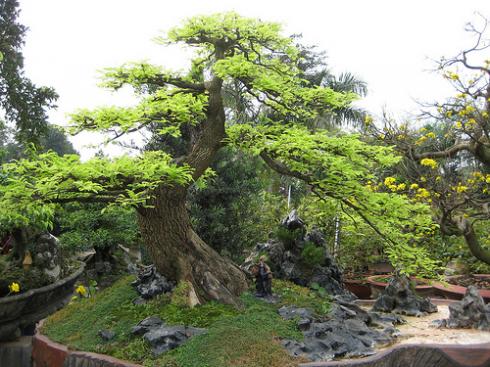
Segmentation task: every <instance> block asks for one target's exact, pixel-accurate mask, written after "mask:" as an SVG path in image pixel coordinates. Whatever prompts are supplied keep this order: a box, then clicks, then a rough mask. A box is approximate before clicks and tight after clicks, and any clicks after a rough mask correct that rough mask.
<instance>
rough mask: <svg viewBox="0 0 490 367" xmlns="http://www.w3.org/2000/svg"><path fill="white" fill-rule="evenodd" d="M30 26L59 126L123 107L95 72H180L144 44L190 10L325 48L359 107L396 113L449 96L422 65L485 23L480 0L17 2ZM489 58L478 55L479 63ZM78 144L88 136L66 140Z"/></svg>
mask: <svg viewBox="0 0 490 367" xmlns="http://www.w3.org/2000/svg"><path fill="white" fill-rule="evenodd" d="M20 7H21V10H22V12H21V17H20V20H21V22H22V23H23V24H25V25H27V26H28V27H29V28H30V31H29V32H28V34H27V37H26V46H25V48H24V56H25V69H26V74H27V76H28V77H30V78H31V79H32V80H33V81H34V82H35V83H38V84H40V85H48V86H52V87H54V88H55V89H56V91H57V92H58V94H59V95H60V99H59V101H58V106H59V107H58V109H57V110H56V111H52V112H51V113H50V120H51V122H53V123H56V124H65V123H66V122H67V120H68V119H67V114H68V113H70V112H73V111H74V110H76V109H77V108H83V107H89V108H90V107H95V106H97V105H104V104H119V105H121V104H123V105H124V104H128V103H129V101H130V98H129V96H128V95H124V94H121V93H116V94H112V93H110V92H107V91H104V90H102V89H100V88H98V87H97V82H98V80H97V71H98V70H100V69H102V68H104V67H109V66H118V65H120V64H122V63H124V62H127V61H137V60H143V59H147V60H150V61H151V62H154V63H158V64H162V65H166V66H170V67H173V68H177V69H179V68H183V67H185V65H186V62H185V57H186V55H185V53H182V52H178V51H177V50H175V49H173V50H172V49H167V48H164V47H163V46H160V45H157V44H155V43H153V42H152V41H151V39H152V38H153V37H155V36H157V35H160V34H162V33H161V32H162V31H165V30H167V29H169V28H170V27H172V26H175V25H178V24H179V22H180V21H181V20H182V19H183V18H186V17H190V16H193V15H196V14H210V13H214V12H221V11H229V10H235V11H237V12H238V13H240V14H242V15H244V16H252V17H259V18H261V19H263V20H268V21H279V22H281V23H283V24H284V26H285V34H292V33H302V34H303V36H304V40H305V41H306V42H307V43H309V44H316V45H318V46H319V49H322V50H325V51H327V55H328V60H327V61H328V64H329V65H330V68H331V69H332V70H333V71H334V72H336V73H340V72H342V71H349V72H351V73H354V74H355V75H357V76H358V77H360V78H361V79H363V80H365V81H366V82H367V83H368V88H369V96H368V98H366V99H365V100H364V101H362V106H364V107H365V108H367V109H368V110H369V111H370V112H372V113H374V114H378V115H379V114H380V113H381V110H382V108H383V107H386V108H387V109H388V110H389V111H391V112H392V113H394V114H395V115H397V116H404V115H406V114H407V113H408V112H415V111H416V108H417V105H416V103H415V102H414V100H415V99H416V100H420V101H434V100H440V99H442V98H443V97H444V96H448V95H449V94H450V93H452V90H451V88H449V86H448V85H447V83H446V82H445V81H444V80H443V79H442V78H441V77H440V76H439V75H437V74H436V73H430V72H429V70H430V69H432V68H434V63H433V62H432V61H430V59H438V58H439V57H440V56H452V55H455V54H456V53H457V52H459V51H460V50H461V49H462V48H464V47H467V46H469V45H470V44H472V40H471V39H470V38H469V36H468V34H467V33H466V32H464V25H465V23H466V22H468V21H475V20H479V18H478V17H476V16H475V14H474V12H475V11H478V12H480V13H481V14H483V15H484V16H486V17H487V18H490V0H466V1H457V0H445V1H443V0H425V1H423V0H411V1H401V0H371V1H366V0H337V1H327V0H324V1H320V0H317V1H314V0H302V1H298V0H295V1H290V0H282V1H272V0H269V1H266V0H261V1H257V0H241V1H236V0H214V1H213V0H208V1H202V0H200V1H199V0H172V1H164V0H160V1H157V0H139V1H134V0H133V1H130V0H83V1H80V0H77V1H75V0H42V1H41V0H20ZM489 56H490V55H487V56H486V57H487V58H488V57H489ZM71 140H72V142H73V143H74V145H75V148H76V149H78V150H79V151H81V152H82V155H83V156H84V157H87V156H89V155H90V154H91V152H92V153H93V151H94V150H88V149H86V148H83V146H84V145H86V144H88V143H93V142H94V141H96V139H95V138H94V137H89V136H88V135H84V136H76V137H74V138H72V139H71Z"/></svg>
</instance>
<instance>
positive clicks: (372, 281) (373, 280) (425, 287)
mask: <svg viewBox="0 0 490 367" xmlns="http://www.w3.org/2000/svg"><path fill="white" fill-rule="evenodd" d="M385 277H386V275H380V274H378V275H372V276H370V277H367V281H368V283H369V284H372V285H374V286H377V287H383V288H386V286H387V285H388V282H380V281H378V280H377V279H378V278H385ZM411 279H417V280H424V281H428V280H427V279H423V278H415V277H411ZM432 288H433V285H432V284H428V285H416V286H415V289H418V290H429V289H432Z"/></svg>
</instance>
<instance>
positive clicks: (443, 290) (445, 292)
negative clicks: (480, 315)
mask: <svg viewBox="0 0 490 367" xmlns="http://www.w3.org/2000/svg"><path fill="white" fill-rule="evenodd" d="M473 276H474V277H477V278H482V279H487V280H490V274H474V275H473ZM458 277H460V275H452V276H449V277H446V279H447V280H448V281H449V280H451V279H457V278H458ZM433 286H434V289H435V293H436V295H437V296H438V297H441V298H447V299H454V300H460V299H462V298H463V296H464V295H465V293H466V287H463V286H460V285H454V284H450V283H441V282H434V284H433ZM479 292H480V295H481V296H482V298H483V300H484V301H485V303H490V289H479Z"/></svg>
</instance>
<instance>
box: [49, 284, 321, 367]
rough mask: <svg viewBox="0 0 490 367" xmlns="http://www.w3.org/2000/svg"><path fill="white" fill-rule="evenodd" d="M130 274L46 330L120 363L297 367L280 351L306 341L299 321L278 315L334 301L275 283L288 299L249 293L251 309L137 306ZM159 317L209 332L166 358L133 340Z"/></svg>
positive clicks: (168, 300)
mask: <svg viewBox="0 0 490 367" xmlns="http://www.w3.org/2000/svg"><path fill="white" fill-rule="evenodd" d="M132 279H133V278H132V277H125V278H122V279H121V280H119V281H118V282H116V283H115V284H114V285H113V286H112V287H110V288H107V289H105V290H103V291H101V292H99V293H97V294H95V295H94V296H93V297H90V298H86V299H81V300H76V301H73V302H72V303H71V304H69V305H68V306H67V307H65V308H64V309H62V310H60V311H58V312H57V313H55V314H54V315H52V316H50V317H49V318H48V319H47V320H46V322H45V323H44V325H43V328H42V333H43V334H45V335H47V336H48V337H49V338H51V339H52V340H54V341H57V342H60V343H63V344H65V345H67V346H68V347H70V348H72V349H76V350H84V351H91V352H97V353H104V354H108V355H111V356H114V357H117V358H121V359H126V360H129V361H132V362H136V363H141V364H144V365H145V366H161V367H198V366H199V367H206V366H208V367H228V366H230V367H231V366H251V367H254V366H257V367H259V366H272V367H274V366H277V367H279V366H280V367H287V366H295V365H297V364H298V362H299V361H300V360H299V359H297V358H292V357H291V356H289V355H288V354H287V352H286V351H285V350H284V349H283V348H282V347H281V345H280V343H279V340H280V339H281V338H288V339H301V338H302V334H301V332H300V331H299V330H298V329H297V327H296V323H295V321H285V320H283V319H282V318H281V317H280V316H279V315H278V313H277V308H279V307H281V306H282V305H288V304H294V305H297V306H304V307H311V308H312V309H313V310H315V312H316V313H318V314H322V313H323V314H325V313H327V312H328V310H329V301H328V298H327V297H325V295H324V294H323V293H322V292H321V291H320V292H319V291H318V290H317V291H313V290H309V289H307V288H303V287H299V286H296V285H294V284H291V283H289V282H284V281H274V285H273V286H274V292H275V293H277V294H279V295H281V301H280V302H279V303H277V304H274V305H270V304H267V303H265V302H263V301H261V300H257V299H255V297H253V296H252V295H251V294H250V293H246V294H244V295H243V296H242V300H243V303H244V305H245V306H244V308H243V309H242V310H236V309H234V308H232V307H230V306H227V305H223V304H219V303H215V302H210V303H207V304H204V305H200V306H197V307H194V308H189V307H185V306H181V302H180V300H179V299H178V292H175V294H176V295H175V296H173V297H170V296H160V297H157V298H155V299H153V300H151V301H150V302H148V303H147V304H144V305H134V304H133V303H132V300H133V299H134V298H136V297H137V294H136V292H135V291H134V289H133V288H132V287H131V285H130V283H131V281H132ZM153 315H157V316H159V317H160V318H161V319H162V320H164V321H165V322H167V323H168V324H185V325H190V326H196V327H205V328H207V329H208V332H207V333H206V334H204V335H199V336H196V337H194V338H192V339H190V340H189V341H188V342H187V343H186V344H184V345H183V346H181V347H180V348H178V349H175V350H173V351H171V352H169V353H166V354H164V355H162V356H160V357H159V358H155V357H153V356H152V353H151V350H150V347H149V346H148V345H147V344H146V343H145V341H144V340H143V339H142V338H141V337H133V336H131V335H130V333H129V331H130V329H131V327H132V326H134V325H136V324H137V323H138V322H139V321H141V320H142V319H144V318H145V317H148V316H153ZM101 329H109V330H112V331H114V332H115V333H116V337H115V338H114V339H113V340H112V341H110V342H104V341H103V340H102V339H101V338H100V337H99V336H98V335H97V334H98V331H99V330H101Z"/></svg>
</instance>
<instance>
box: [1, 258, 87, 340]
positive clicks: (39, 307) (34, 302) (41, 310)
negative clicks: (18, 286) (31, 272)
mask: <svg viewBox="0 0 490 367" xmlns="http://www.w3.org/2000/svg"><path fill="white" fill-rule="evenodd" d="M84 269H85V263H82V264H81V266H80V268H79V269H78V270H77V271H75V272H74V273H73V274H71V275H69V276H67V277H66V278H63V279H60V280H59V281H57V282H55V283H53V284H49V285H47V286H44V287H41V288H36V289H31V290H28V291H27V292H25V293H21V294H19V295H16V296H8V297H2V298H0V340H10V339H15V338H16V337H18V336H20V334H21V332H22V331H23V330H24V331H25V330H30V329H33V325H34V324H35V323H36V322H38V321H39V320H42V319H43V318H45V317H46V316H48V315H49V314H51V313H53V312H55V311H56V310H58V309H60V308H61V307H63V306H64V305H65V304H66V303H68V302H69V300H70V297H71V296H72V294H73V288H74V285H75V282H76V281H77V279H78V277H79V276H80V275H81V274H82V273H83V270H84Z"/></svg>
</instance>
